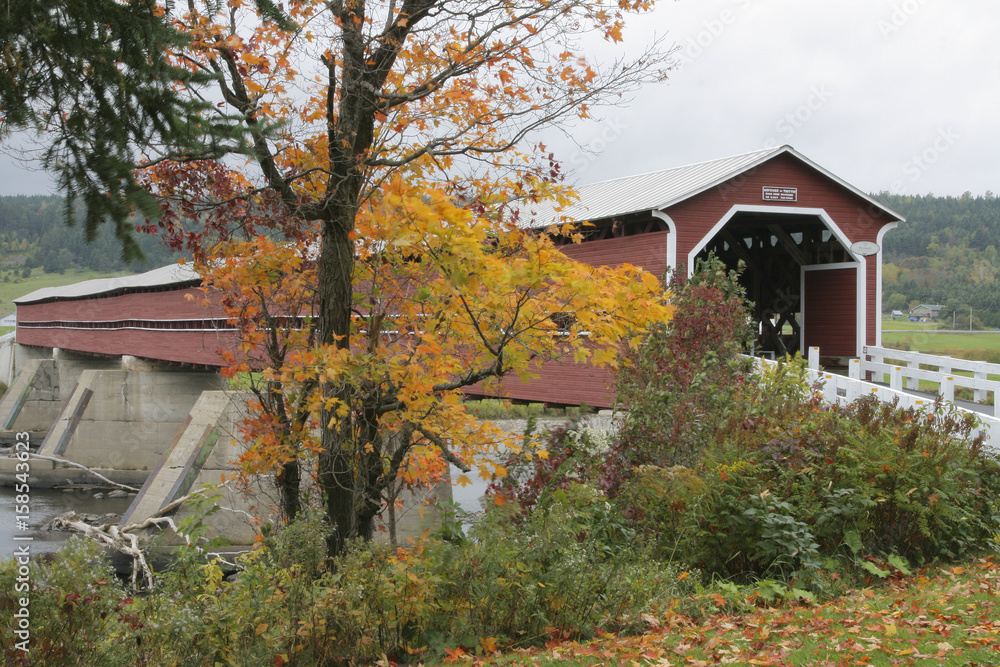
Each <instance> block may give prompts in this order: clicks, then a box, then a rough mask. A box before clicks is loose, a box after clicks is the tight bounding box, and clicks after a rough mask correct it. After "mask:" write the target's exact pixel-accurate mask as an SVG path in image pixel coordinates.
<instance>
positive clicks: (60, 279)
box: [0, 269, 130, 317]
mask: <svg viewBox="0 0 1000 667" xmlns="http://www.w3.org/2000/svg"><path fill="white" fill-rule="evenodd" d="M126 275H130V274H128V273H122V272H117V273H114V272H112V273H98V272H97V271H90V270H85V271H77V270H75V269H70V270H69V271H67V272H66V273H45V272H44V271H42V270H41V269H35V270H34V271H32V272H31V277H29V278H23V279H21V282H11V283H3V282H0V317H3V316H4V315H7V314H8V313H13V312H14V299H16V298H18V297H22V296H24V295H25V294H30V293H31V292H34V291H35V290H36V289H42V288H43V287H59V286H61V285H72V284H73V283H78V282H81V281H83V280H91V279H92V278H112V277H114V276H126Z"/></svg>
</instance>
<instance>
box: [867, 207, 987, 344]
mask: <svg viewBox="0 0 1000 667" xmlns="http://www.w3.org/2000/svg"><path fill="white" fill-rule="evenodd" d="M875 196H876V198H877V199H879V200H880V201H882V202H883V203H885V204H886V205H888V206H890V207H891V208H893V209H895V210H896V211H898V212H899V213H901V214H902V215H904V216H905V217H906V222H905V223H903V224H901V225H900V226H899V228H898V229H895V230H893V231H891V232H889V233H888V234H886V236H885V263H884V267H883V273H882V278H883V283H882V287H883V301H882V303H883V307H884V308H885V309H886V310H887V311H888V310H893V309H898V310H903V311H905V310H907V309H908V308H911V307H912V306H914V305H916V304H919V303H935V304H943V305H945V306H946V308H945V310H946V311H947V312H948V314H949V316H950V314H951V313H952V311H955V312H957V313H958V317H957V318H956V320H957V321H956V325H957V326H958V327H959V328H966V327H968V325H969V319H968V318H969V309H970V307H971V308H972V310H973V317H974V321H973V324H974V325H976V326H982V327H988V328H994V327H1000V290H998V287H1000V252H998V248H1000V198H997V197H996V196H995V195H993V193H991V192H987V193H986V194H985V195H983V196H977V197H973V196H972V195H971V194H970V193H965V194H964V195H962V196H961V197H935V196H934V195H922V196H902V195H893V194H889V193H885V192H883V193H879V194H877V195H875ZM963 317H964V320H963V319H962V318H963Z"/></svg>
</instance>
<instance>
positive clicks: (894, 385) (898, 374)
mask: <svg viewBox="0 0 1000 667" xmlns="http://www.w3.org/2000/svg"><path fill="white" fill-rule="evenodd" d="M889 389H892V390H893V391H903V367H902V366H893V367H892V371H890V372H889Z"/></svg>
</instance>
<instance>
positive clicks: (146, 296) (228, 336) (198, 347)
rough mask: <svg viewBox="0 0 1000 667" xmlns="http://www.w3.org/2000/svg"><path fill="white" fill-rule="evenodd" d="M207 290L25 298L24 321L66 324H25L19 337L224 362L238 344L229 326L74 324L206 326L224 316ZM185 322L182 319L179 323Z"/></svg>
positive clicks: (84, 348)
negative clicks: (127, 324)
mask: <svg viewBox="0 0 1000 667" xmlns="http://www.w3.org/2000/svg"><path fill="white" fill-rule="evenodd" d="M205 299H206V295H205V293H204V292H202V291H201V290H200V289H198V288H186V289H176V290H160V291H151V292H135V293H131V294H119V295H116V296H105V297H101V296H98V297H95V298H92V299H72V300H62V301H49V302H45V303H25V304H21V305H19V306H18V308H17V319H18V322H19V323H23V324H29V323H30V322H53V321H57V322H61V323H63V324H62V326H60V327H43V328H33V327H30V326H19V327H18V329H17V342H18V343H20V344H23V345H37V346H41V347H58V348H61V349H64V350H71V351H74V352H83V353H87V354H101V355H112V356H119V355H131V356H134V357H143V358H147V359H159V360H161V361H169V362H176V363H186V364H196V365H208V366H221V365H222V359H221V358H220V356H219V354H218V351H219V350H220V349H233V348H234V345H235V341H234V338H233V334H232V332H228V331H197V330H190V331H183V330H182V331H178V330H161V329H156V330H146V329H90V328H73V325H74V323H81V324H86V323H94V322H114V321H119V320H122V319H130V320H150V321H153V322H155V321H171V320H172V321H174V323H173V324H172V325H171V326H173V327H175V328H182V327H183V326H184V325H183V324H182V323H181V322H183V321H185V320H189V321H191V324H189V325H188V326H192V327H193V328H195V329H201V328H204V324H203V323H202V322H203V321H204V320H206V319H212V318H224V317H225V313H224V312H223V311H222V309H221V308H220V307H219V306H218V305H217V304H205V303H204V302H205ZM177 321H181V322H177Z"/></svg>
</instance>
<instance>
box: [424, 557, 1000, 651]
mask: <svg viewBox="0 0 1000 667" xmlns="http://www.w3.org/2000/svg"><path fill="white" fill-rule="evenodd" d="M862 586H864V584H862ZM704 597H706V598H709V599H711V600H712V603H711V604H710V605H709V606H710V607H711V608H712V609H714V611H712V612H711V613H710V614H709V615H706V616H704V617H701V618H690V617H687V616H684V615H682V614H680V613H677V612H676V611H671V610H666V611H665V612H664V613H662V614H659V615H657V616H656V617H650V618H648V619H647V622H648V624H649V629H648V630H647V631H646V632H645V633H644V634H641V635H636V636H631V637H621V636H614V635H604V636H602V637H599V638H598V639H596V640H595V641H591V642H571V641H561V640H559V639H558V638H554V639H553V641H551V642H549V644H548V645H547V646H546V647H545V648H543V649H531V650H521V651H516V652H509V653H506V654H503V653H502V652H501V653H499V654H494V655H491V656H483V655H478V656H473V655H465V656H453V657H449V659H448V660H446V661H443V662H442V663H435V662H429V663H425V664H427V665H428V667H429V666H430V665H437V664H456V663H457V664H462V665H539V666H545V667H549V666H554V665H595V666H596V665H635V666H639V665H641V666H650V667H652V666H654V665H676V666H680V665H718V664H733V665H789V666H791V665H886V666H889V665H997V664H1000V617H998V615H997V608H998V605H1000V566H998V565H997V563H996V562H994V560H992V559H984V560H980V561H973V562H967V563H964V564H952V565H949V566H947V567H936V568H928V569H926V570H923V571H920V572H917V573H915V574H913V575H912V576H909V577H899V578H892V579H890V580H888V581H887V582H885V583H880V584H878V585H874V586H865V587H863V588H856V589H853V590H848V591H847V592H846V593H845V594H844V595H841V596H838V597H835V598H833V599H830V600H828V601H825V602H822V603H805V602H783V603H779V604H777V605H773V606H772V605H768V604H764V603H763V602H762V601H761V599H760V598H759V597H758V598H754V597H753V596H751V597H748V598H745V599H743V600H742V601H741V600H735V606H734V600H733V599H732V598H731V597H730V598H728V599H727V598H726V597H724V596H720V595H718V594H713V593H712V592H711V591H709V592H708V593H706V594H705V595H704ZM456 658H458V659H457V660H456Z"/></svg>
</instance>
